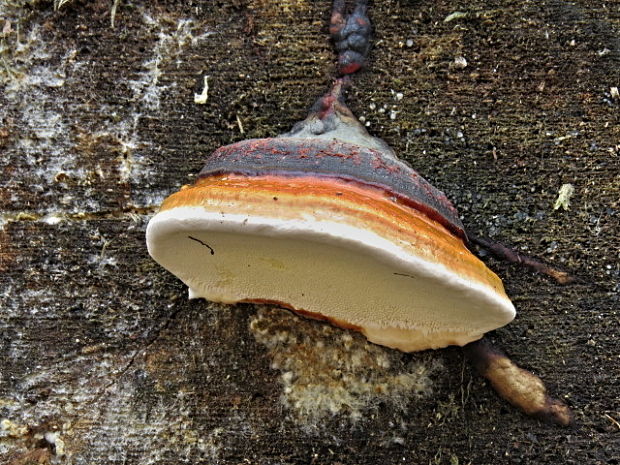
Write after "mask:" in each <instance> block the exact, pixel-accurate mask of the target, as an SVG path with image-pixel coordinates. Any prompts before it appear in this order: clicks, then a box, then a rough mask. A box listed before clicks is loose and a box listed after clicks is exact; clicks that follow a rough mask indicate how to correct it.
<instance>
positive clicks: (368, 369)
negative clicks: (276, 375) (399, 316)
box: [250, 307, 441, 425]
mask: <svg viewBox="0 0 620 465" xmlns="http://www.w3.org/2000/svg"><path fill="white" fill-rule="evenodd" d="M250 331H251V332H252V334H253V335H254V337H255V338H256V340H257V341H258V342H259V343H261V344H263V345H264V346H265V347H266V348H267V350H268V353H269V356H270V357H271V360H272V361H271V367H272V368H273V369H274V370H278V371H279V372H280V384H281V385H282V397H281V401H282V403H283V404H284V406H285V407H286V408H288V409H289V410H290V412H291V414H292V416H294V417H295V418H296V420H298V421H300V422H303V423H305V424H307V425H313V424H316V423H318V422H319V421H321V420H324V419H327V418H329V417H333V416H335V415H343V416H345V417H348V418H349V419H350V420H351V421H352V422H356V421H358V420H360V419H361V418H362V417H363V416H364V415H365V414H367V413H369V412H371V411H372V410H373V409H374V408H376V407H377V406H378V404H379V403H387V404H392V405H393V406H394V407H396V408H398V409H402V410H404V409H406V408H407V406H408V404H409V402H410V401H412V400H415V399H422V398H424V397H427V396H428V395H429V394H431V393H432V386H433V382H432V379H431V376H432V374H433V373H435V372H437V371H438V370H439V369H440V368H441V363H440V362H438V361H437V360H434V359H431V358H430V357H429V356H422V357H421V358H417V359H416V361H403V360H402V354H401V353H400V352H397V351H394V350H390V349H385V348H383V347H380V346H377V345H374V344H371V343H369V342H368V341H366V340H365V339H364V337H363V336H361V335H359V334H356V333H351V332H350V331H345V330H342V329H339V328H335V327H333V326H330V325H328V324H325V323H319V322H316V321H311V320H307V319H303V318H300V317H298V316H296V315H294V314H292V313H290V312H288V311H286V310H282V309H279V308H275V307H260V308H259V309H258V311H257V313H256V315H254V316H253V317H252V318H251V320H250Z"/></svg>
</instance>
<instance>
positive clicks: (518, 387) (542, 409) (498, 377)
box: [464, 337, 573, 426]
mask: <svg viewBox="0 0 620 465" xmlns="http://www.w3.org/2000/svg"><path fill="white" fill-rule="evenodd" d="M464 350H465V355H466V356H467V358H468V359H469V360H470V361H471V362H472V364H473V365H474V367H475V368H476V369H477V370H478V372H479V373H480V374H481V375H482V376H483V377H485V378H486V379H487V380H489V382H490V383H491V384H492V385H493V388H494V389H495V391H497V393H498V394H499V395H500V396H501V397H502V398H504V399H506V400H507V401H508V402H510V403H511V404H512V405H514V406H515V407H517V408H519V409H521V410H522V411H523V412H525V413H526V414H528V415H530V416H532V417H536V418H539V419H541V420H543V421H546V422H548V423H554V424H557V425H562V426H568V425H570V424H571V423H572V422H573V415H572V413H571V411H570V409H569V408H568V406H567V405H566V404H565V403H564V402H562V401H561V400H559V399H554V398H552V397H550V396H549V395H548V394H547V389H546V388H545V385H544V383H543V382H542V380H541V379H540V378H539V377H538V376H536V375H535V374H533V373H531V372H529V371H527V370H524V369H523V368H520V367H518V366H517V365H516V364H515V363H514V362H513V361H512V360H510V359H509V358H508V356H507V355H506V354H505V353H504V352H502V351H501V350H500V349H498V348H497V347H495V346H494V345H493V344H492V343H491V342H490V341H489V340H488V339H487V338H484V337H483V338H482V339H480V340H478V341H475V342H472V343H470V344H467V345H466V346H465V348H464Z"/></svg>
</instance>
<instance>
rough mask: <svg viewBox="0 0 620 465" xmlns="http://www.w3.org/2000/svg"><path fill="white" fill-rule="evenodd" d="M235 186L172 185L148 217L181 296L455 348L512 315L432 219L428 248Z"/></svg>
mask: <svg viewBox="0 0 620 465" xmlns="http://www.w3.org/2000/svg"><path fill="white" fill-rule="evenodd" d="M188 190H190V189H188ZM246 194H247V195H248V198H243V199H240V198H233V197H229V198H228V199H227V200H226V201H223V200H221V199H218V198H217V195H214V197H209V199H208V200H206V201H204V202H202V204H200V205H195V202H188V201H187V198H188V197H187V193H184V192H183V191H182V192H180V193H179V194H177V195H179V196H181V195H182V196H183V201H179V202H176V204H175V202H173V203H172V205H170V204H169V205H168V206H166V205H165V206H164V207H165V208H164V209H163V210H162V211H161V212H160V213H158V214H157V215H156V216H155V217H154V218H153V219H152V220H151V222H150V223H149V225H148V228H147V243H148V249H149V253H150V254H151V255H152V256H153V258H154V259H155V260H156V261H157V262H159V263H160V264H161V265H162V266H164V267H165V268H166V269H168V270H169V271H171V272H172V273H174V274H175V275H176V276H178V277H179V278H180V279H181V280H182V281H183V282H184V283H185V284H187V286H188V287H189V290H190V291H189V292H190V297H192V298H199V297H204V298H206V299H208V300H211V301H216V302H225V303H235V302H242V301H243V302H273V303H278V304H281V305H282V306H285V307H288V308H291V309H293V310H297V311H299V312H300V313H302V314H306V315H309V316H312V317H315V318H320V319H326V320H329V321H331V322H333V323H334V324H337V325H340V326H343V327H350V328H354V329H356V330H359V331H361V332H362V333H364V334H365V335H366V337H367V338H368V339H369V340H370V341H372V342H375V343H377V344H381V345H385V346H389V347H392V348H396V349H400V350H403V351H417V350H424V349H429V348H433V349H434V348H440V347H445V346H447V345H464V344H467V343H469V342H471V341H474V340H476V339H479V338H480V337H481V336H482V335H483V334H484V333H485V332H487V331H490V330H492V329H495V328H497V327H500V326H503V325H505V324H506V323H508V322H510V321H511V320H512V319H513V318H514V315H515V311H514V307H513V305H512V303H511V302H510V300H509V299H508V298H507V297H506V295H505V294H504V292H503V287H502V285H501V281H499V279H498V278H497V277H496V276H495V275H494V274H493V273H492V272H490V271H489V270H488V269H487V268H486V267H485V266H484V265H483V264H482V262H480V261H479V260H478V259H477V258H475V257H474V256H473V255H472V254H471V253H470V252H469V251H468V250H467V249H466V248H465V247H464V246H463V245H462V241H460V239H458V243H460V244H461V249H460V250H458V251H457V252H454V251H453V250H452V248H453V247H454V243H453V242H454V241H455V239H454V238H453V237H452V236H451V235H450V234H449V233H448V232H447V231H446V230H445V229H444V228H443V227H441V226H439V225H434V226H433V227H434V228H435V229H436V231H435V230H433V231H434V232H433V234H436V235H437V237H439V238H440V240H437V241H436V242H437V245H436V248H437V250H433V249H432V247H431V246H429V245H427V242H426V241H428V240H430V239H433V237H431V238H430V239H429V237H427V236H429V234H430V233H428V232H427V231H424V230H421V231H420V232H417V231H416V230H413V231H409V232H408V234H409V236H407V235H404V233H403V237H404V239H398V238H397V237H398V234H396V235H391V234H388V233H387V232H386V231H387V229H386V226H385V225H384V224H382V223H381V222H379V221H378V220H376V219H374V220H373V219H370V220H368V219H367V218H366V219H365V221H366V223H368V221H370V226H369V225H368V224H364V221H362V215H361V214H360V213H359V212H357V213H356V212H353V213H352V212H351V211H349V210H346V209H337V210H334V208H332V207H331V206H330V204H325V203H324V202H320V201H317V200H316V199H313V203H312V206H311V208H309V207H308V203H307V201H306V200H304V202H299V201H297V203H295V201H296V200H298V199H292V200H291V202H292V203H289V204H287V205H286V206H285V209H283V208H282V207H284V206H283V205H279V206H278V207H275V208H274V207H271V208H270V209H262V211H260V213H256V212H257V211H259V210H260V209H258V208H253V200H252V198H251V197H252V195H251V194H248V193H247V192H246ZM270 195H271V194H270ZM274 198H275V197H274ZM281 201H283V202H284V203H286V202H287V199H286V195H282V193H281ZM345 201H346V199H345V200H343V202H345ZM193 203H194V204H193ZM273 203H279V202H272V204H273ZM296 205H297V211H296ZM363 207H364V206H363V205H362V206H361V207H360V208H363ZM269 212H271V213H269ZM284 212H286V214H284ZM373 221H375V223H376V227H375V228H373V227H372V225H373V224H375V223H373ZM360 222H361V223H362V224H360ZM443 235H445V238H443ZM417 236H419V237H417ZM442 249H446V250H442ZM455 255H456V257H455Z"/></svg>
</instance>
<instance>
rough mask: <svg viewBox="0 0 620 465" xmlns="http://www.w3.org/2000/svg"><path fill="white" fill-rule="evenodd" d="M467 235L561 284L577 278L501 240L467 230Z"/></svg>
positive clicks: (490, 250)
mask: <svg viewBox="0 0 620 465" xmlns="http://www.w3.org/2000/svg"><path fill="white" fill-rule="evenodd" d="M467 237H468V239H469V241H470V242H471V243H474V244H476V245H478V246H480V247H482V248H483V249H485V250H488V251H489V252H491V253H492V254H493V255H495V256H496V257H497V258H500V259H502V260H506V261H508V262H510V263H518V264H520V265H524V266H527V267H528V268H531V269H533V270H534V271H537V272H538V273H542V274H546V275H547V276H551V277H552V278H553V279H555V280H556V281H557V282H559V283H560V284H568V283H572V282H573V281H575V278H574V277H573V276H571V275H570V274H569V273H567V272H566V271H561V270H558V269H557V268H554V267H552V266H549V265H547V264H546V263H543V262H541V261H539V260H536V259H534V258H532V257H528V256H527V255H522V254H520V253H519V252H517V251H516V250H513V249H511V248H509V247H506V246H505V245H504V244H500V243H499V242H495V241H492V240H490V239H483V238H481V237H477V236H474V235H472V234H470V233H469V232H467Z"/></svg>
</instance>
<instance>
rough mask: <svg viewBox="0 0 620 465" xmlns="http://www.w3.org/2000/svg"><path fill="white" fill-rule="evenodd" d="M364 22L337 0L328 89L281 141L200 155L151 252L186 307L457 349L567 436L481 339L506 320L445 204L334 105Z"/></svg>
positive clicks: (552, 408) (361, 40) (366, 42)
mask: <svg viewBox="0 0 620 465" xmlns="http://www.w3.org/2000/svg"><path fill="white" fill-rule="evenodd" d="M367 10H368V7H367V2H366V1H357V2H356V3H355V5H354V7H353V8H352V11H351V13H350V14H347V4H346V2H344V1H342V0H335V1H334V7H333V12H332V15H331V23H330V33H331V35H332V38H333V40H334V42H335V45H336V49H337V50H338V53H339V55H338V74H339V77H338V78H337V79H336V80H335V82H334V85H333V87H332V89H331V90H330V91H329V92H328V93H327V94H325V95H324V96H322V97H321V98H319V99H318V100H317V102H316V103H315V104H314V106H313V107H312V109H311V110H310V113H309V115H308V117H307V118H306V119H305V120H303V121H301V122H299V123H297V124H296V125H295V126H294V127H293V128H292V130H291V131H290V132H288V133H286V134H282V135H281V136H279V137H275V138H266V139H251V140H244V141H241V142H237V143H235V144H232V145H228V146H225V147H221V148H219V149H218V150H216V151H215V152H214V153H213V154H212V155H211V156H210V157H208V158H207V160H206V163H205V166H204V168H203V169H202V171H201V172H200V175H199V177H198V179H197V181H196V182H195V183H194V184H193V185H191V186H184V187H183V188H182V189H181V190H180V191H179V192H177V193H175V194H172V195H171V196H170V197H168V198H167V199H166V200H165V201H164V203H163V204H162V206H161V210H160V212H159V213H158V214H157V215H155V216H154V217H153V218H152V219H151V221H150V222H149V225H148V228H147V244H148V249H149V252H150V254H151V256H152V257H153V258H154V259H155V260H156V261H157V262H159V263H160V264H161V265H162V266H164V267H165V268H166V269H168V270H169V271H171V272H172V273H174V274H175V275H176V276H178V277H179V278H180V279H181V280H182V281H183V282H184V283H186V284H187V285H188V287H189V294H190V298H205V299H208V300H212V301H217V302H225V303H236V302H257V303H274V304H277V305H280V306H282V307H285V308H288V309H291V310H293V311H295V312H297V313H299V314H301V315H304V316H309V317H312V318H317V319H321V320H327V321H329V322H331V323H333V324H335V325H338V326H341V327H345V328H350V329H354V330H357V331H360V332H361V333H363V334H364V335H365V336H366V337H367V338H368V340H370V341H371V342H374V343H377V344H381V345H384V346H387V347H391V348H395V349H399V350H402V351H406V352H409V351H418V350H426V349H436V348H441V347H446V346H448V345H460V346H465V351H466V354H467V356H468V357H469V358H470V359H471V360H472V361H473V363H474V365H475V366H476V367H477V368H478V370H479V371H480V372H481V374H482V375H483V376H484V377H486V378H487V379H488V380H490V382H491V384H492V385H493V386H494V387H495V389H496V390H497V392H498V393H499V394H500V395H501V396H502V397H504V398H506V399H507V400H508V401H509V402H511V403H512V404H514V405H516V406H517V407H519V408H520V409H522V410H523V411H524V412H526V413H528V414H530V415H534V416H537V417H539V418H542V419H544V420H547V421H551V422H555V423H558V424H562V425H567V424H569V423H570V422H571V414H570V411H569V409H568V407H566V405H564V404H563V403H562V402H560V401H557V400H553V399H550V398H549V397H548V396H547V394H546V390H545V387H544V385H543V383H542V381H540V379H539V378H537V377H536V376H534V375H533V374H531V373H529V372H526V371H525V370H522V369H520V368H518V367H517V366H516V365H515V364H514V363H512V362H511V361H510V360H509V359H508V358H507V357H506V356H505V355H504V354H503V353H502V352H501V351H499V350H498V349H496V348H494V347H493V346H492V345H491V344H490V342H489V341H488V340H486V339H484V337H483V336H484V334H485V333H486V332H488V331H492V330H493V329H496V328H499V327H501V326H503V325H505V324H507V323H509V322H510V321H511V320H512V319H513V318H514V316H515V309H514V306H513V305H512V303H511V301H510V299H509V298H508V297H507V296H506V294H505V292H504V288H503V285H502V282H501V280H500V279H499V278H498V277H497V276H496V275H495V274H494V273H493V272H492V271H491V270H490V269H488V268H487V267H486V265H485V264H484V263H483V262H482V261H480V260H479V259H478V258H477V257H476V256H475V255H474V254H473V253H472V252H471V251H470V250H469V249H468V248H467V244H468V242H469V241H468V235H467V234H466V232H465V231H464V228H463V224H462V223H461V221H460V219H459V216H458V213H457V211H456V209H455V208H454V206H453V205H452V204H451V203H450V201H449V200H448V199H447V197H446V196H445V195H444V194H443V193H442V192H441V191H439V190H438V189H436V188H434V187H433V186H431V185H430V184H429V183H428V182H427V181H426V180H424V179H423V178H422V177H421V176H420V175H419V174H418V173H417V172H416V171H414V170H413V169H412V168H411V167H410V166H409V165H408V164H406V163H405V162H403V161H401V160H399V159H398V157H397V156H396V154H395V153H394V151H393V150H392V149H391V148H390V147H389V146H388V145H387V144H386V143H385V142H384V141H382V140H381V139H378V138H376V137H373V136H371V135H370V134H368V132H367V131H366V129H365V128H364V126H363V125H362V124H361V123H360V122H359V121H358V120H357V118H356V117H355V116H354V115H353V113H352V112H351V111H350V110H349V108H348V107H347V106H346V104H345V102H344V91H345V88H346V87H347V86H348V84H349V82H350V75H351V74H352V73H355V72H357V71H358V70H360V69H361V68H362V67H363V65H364V63H365V61H366V59H367V55H368V52H369V50H370V36H371V25H370V20H369V18H368V16H367ZM478 243H481V242H480V241H478ZM483 245H484V244H483ZM487 246H488V247H489V248H490V250H492V251H495V252H497V251H498V250H503V249H501V248H500V246H498V245H494V244H490V243H489V244H487ZM494 247H495V248H494ZM506 250H508V249H506ZM504 255H505V256H506V258H508V259H510V258H511V256H510V254H504ZM518 257H520V256H518ZM520 258H523V257H520ZM515 261H521V262H523V260H515ZM531 262H532V263H535V261H533V260H532V261H531ZM528 263H529V262H528Z"/></svg>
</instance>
